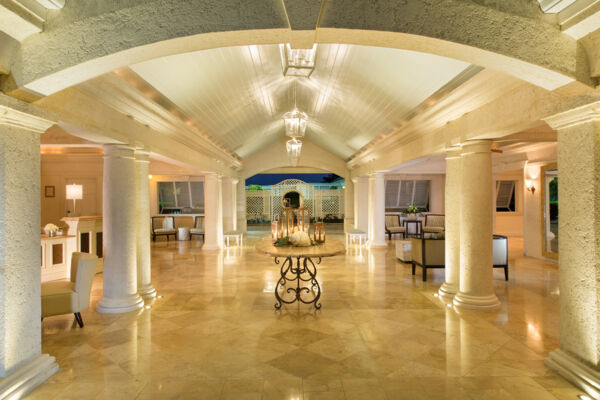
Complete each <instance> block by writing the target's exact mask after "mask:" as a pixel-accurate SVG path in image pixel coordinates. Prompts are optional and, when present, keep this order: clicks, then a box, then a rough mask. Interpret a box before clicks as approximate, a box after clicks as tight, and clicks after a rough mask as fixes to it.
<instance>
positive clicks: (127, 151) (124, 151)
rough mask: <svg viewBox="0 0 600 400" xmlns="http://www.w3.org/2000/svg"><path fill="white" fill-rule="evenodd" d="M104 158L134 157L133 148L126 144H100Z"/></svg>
mask: <svg viewBox="0 0 600 400" xmlns="http://www.w3.org/2000/svg"><path fill="white" fill-rule="evenodd" d="M102 149H103V150H104V158H131V159H135V148H134V147H131V146H129V145H126V144H120V143H107V144H103V145H102Z"/></svg>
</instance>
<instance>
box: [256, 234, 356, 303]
mask: <svg viewBox="0 0 600 400" xmlns="http://www.w3.org/2000/svg"><path fill="white" fill-rule="evenodd" d="M256 250H257V251H258V252H260V253H264V254H267V255H270V256H273V257H275V264H276V265H280V269H279V278H278V279H277V284H276V285H275V300H276V302H275V309H277V310H279V309H280V308H281V307H282V306H283V304H293V303H295V302H299V303H304V304H312V305H314V307H315V308H316V309H317V310H318V309H320V308H321V303H320V302H319V299H320V298H321V285H320V284H319V281H318V280H317V265H319V264H321V259H322V258H323V257H332V256H335V255H338V254H343V253H345V251H346V248H345V247H344V244H343V243H342V242H340V241H338V240H335V239H328V240H327V242H325V243H323V244H321V245H319V246H310V247H293V246H285V247H275V246H273V242H272V241H271V238H270V237H266V238H262V239H260V240H259V241H258V242H257V243H256Z"/></svg>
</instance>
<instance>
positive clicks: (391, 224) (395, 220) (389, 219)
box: [385, 215, 406, 240]
mask: <svg viewBox="0 0 600 400" xmlns="http://www.w3.org/2000/svg"><path fill="white" fill-rule="evenodd" d="M385 233H386V234H387V235H388V237H389V239H390V240H392V235H395V234H402V237H405V234H406V228H405V227H403V226H400V217H399V216H398V215H386V216H385Z"/></svg>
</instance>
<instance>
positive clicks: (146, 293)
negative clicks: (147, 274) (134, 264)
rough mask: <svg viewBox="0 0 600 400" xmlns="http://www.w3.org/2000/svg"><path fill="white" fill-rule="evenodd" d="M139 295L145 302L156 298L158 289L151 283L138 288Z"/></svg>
mask: <svg viewBox="0 0 600 400" xmlns="http://www.w3.org/2000/svg"><path fill="white" fill-rule="evenodd" d="M138 294H139V295H140V296H141V297H142V299H144V302H145V301H147V300H150V299H153V298H155V297H156V288H155V287H154V286H152V284H151V283H149V284H147V285H144V286H142V287H141V288H138Z"/></svg>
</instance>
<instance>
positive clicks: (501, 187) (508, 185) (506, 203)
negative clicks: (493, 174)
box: [496, 181, 515, 211]
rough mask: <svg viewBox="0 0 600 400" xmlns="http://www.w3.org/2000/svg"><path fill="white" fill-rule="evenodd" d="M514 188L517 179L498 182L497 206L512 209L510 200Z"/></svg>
mask: <svg viewBox="0 0 600 400" xmlns="http://www.w3.org/2000/svg"><path fill="white" fill-rule="evenodd" d="M514 190H515V181H498V182H496V208H506V209H509V210H510V201H511V199H512V195H513V192H514ZM510 211H514V210H510Z"/></svg>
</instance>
